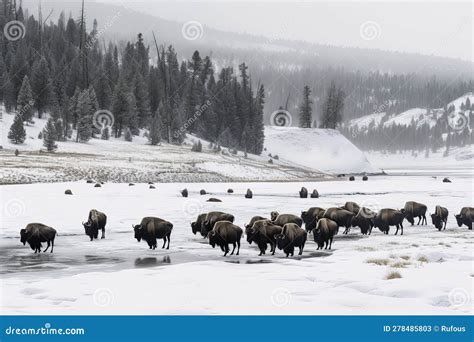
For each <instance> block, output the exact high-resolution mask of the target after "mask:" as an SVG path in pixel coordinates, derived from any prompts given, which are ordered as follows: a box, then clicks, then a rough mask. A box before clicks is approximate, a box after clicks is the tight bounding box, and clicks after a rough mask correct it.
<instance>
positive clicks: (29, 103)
mask: <svg viewBox="0 0 474 342" xmlns="http://www.w3.org/2000/svg"><path fill="white" fill-rule="evenodd" d="M33 105H34V100H33V95H32V92H31V86H30V81H29V80H28V76H25V77H24V78H23V83H22V84H21V88H20V92H19V94H18V100H17V110H18V113H19V114H20V115H21V117H22V119H23V121H25V122H31V121H32V120H33Z"/></svg>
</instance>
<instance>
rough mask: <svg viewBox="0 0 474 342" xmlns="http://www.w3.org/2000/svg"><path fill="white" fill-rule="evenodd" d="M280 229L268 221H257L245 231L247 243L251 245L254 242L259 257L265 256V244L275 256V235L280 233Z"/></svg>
mask: <svg viewBox="0 0 474 342" xmlns="http://www.w3.org/2000/svg"><path fill="white" fill-rule="evenodd" d="M282 229H283V228H282V227H280V226H277V225H274V224H273V223H272V222H271V221H270V220H266V219H264V220H257V221H255V222H254V224H253V225H252V226H251V227H249V226H247V228H246V229H245V234H246V235H247V242H248V243H249V244H252V242H255V243H256V244H257V246H258V248H259V250H260V254H259V256H261V255H262V254H265V251H266V250H267V244H270V252H271V253H272V255H275V249H276V240H275V235H278V234H280V233H281V231H282Z"/></svg>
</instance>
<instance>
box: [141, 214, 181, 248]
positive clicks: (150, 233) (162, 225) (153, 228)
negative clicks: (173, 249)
mask: <svg viewBox="0 0 474 342" xmlns="http://www.w3.org/2000/svg"><path fill="white" fill-rule="evenodd" d="M132 227H133V230H134V231H135V239H137V241H138V242H140V240H141V239H143V240H145V241H146V242H147V243H148V246H149V247H150V249H156V239H163V246H162V247H161V248H165V245H166V242H167V241H168V246H167V247H166V249H170V240H171V239H170V237H171V231H172V230H173V224H172V223H171V222H168V221H166V220H163V219H161V218H158V217H144V218H143V219H142V221H141V223H140V224H137V225H136V226H134V225H132Z"/></svg>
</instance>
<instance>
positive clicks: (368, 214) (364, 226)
mask: <svg viewBox="0 0 474 342" xmlns="http://www.w3.org/2000/svg"><path fill="white" fill-rule="evenodd" d="M375 215H377V213H375V212H373V211H372V210H370V209H369V208H366V207H362V208H360V210H359V212H358V213H357V215H355V216H354V217H353V218H352V227H359V228H360V232H361V233H362V234H363V235H367V234H369V235H370V234H371V233H372V228H373V227H374V217H375Z"/></svg>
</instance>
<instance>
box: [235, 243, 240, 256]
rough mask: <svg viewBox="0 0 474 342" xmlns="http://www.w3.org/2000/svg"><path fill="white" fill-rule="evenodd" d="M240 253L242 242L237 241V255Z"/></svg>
mask: <svg viewBox="0 0 474 342" xmlns="http://www.w3.org/2000/svg"><path fill="white" fill-rule="evenodd" d="M239 252H240V240H239V241H237V254H236V255H239Z"/></svg>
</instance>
